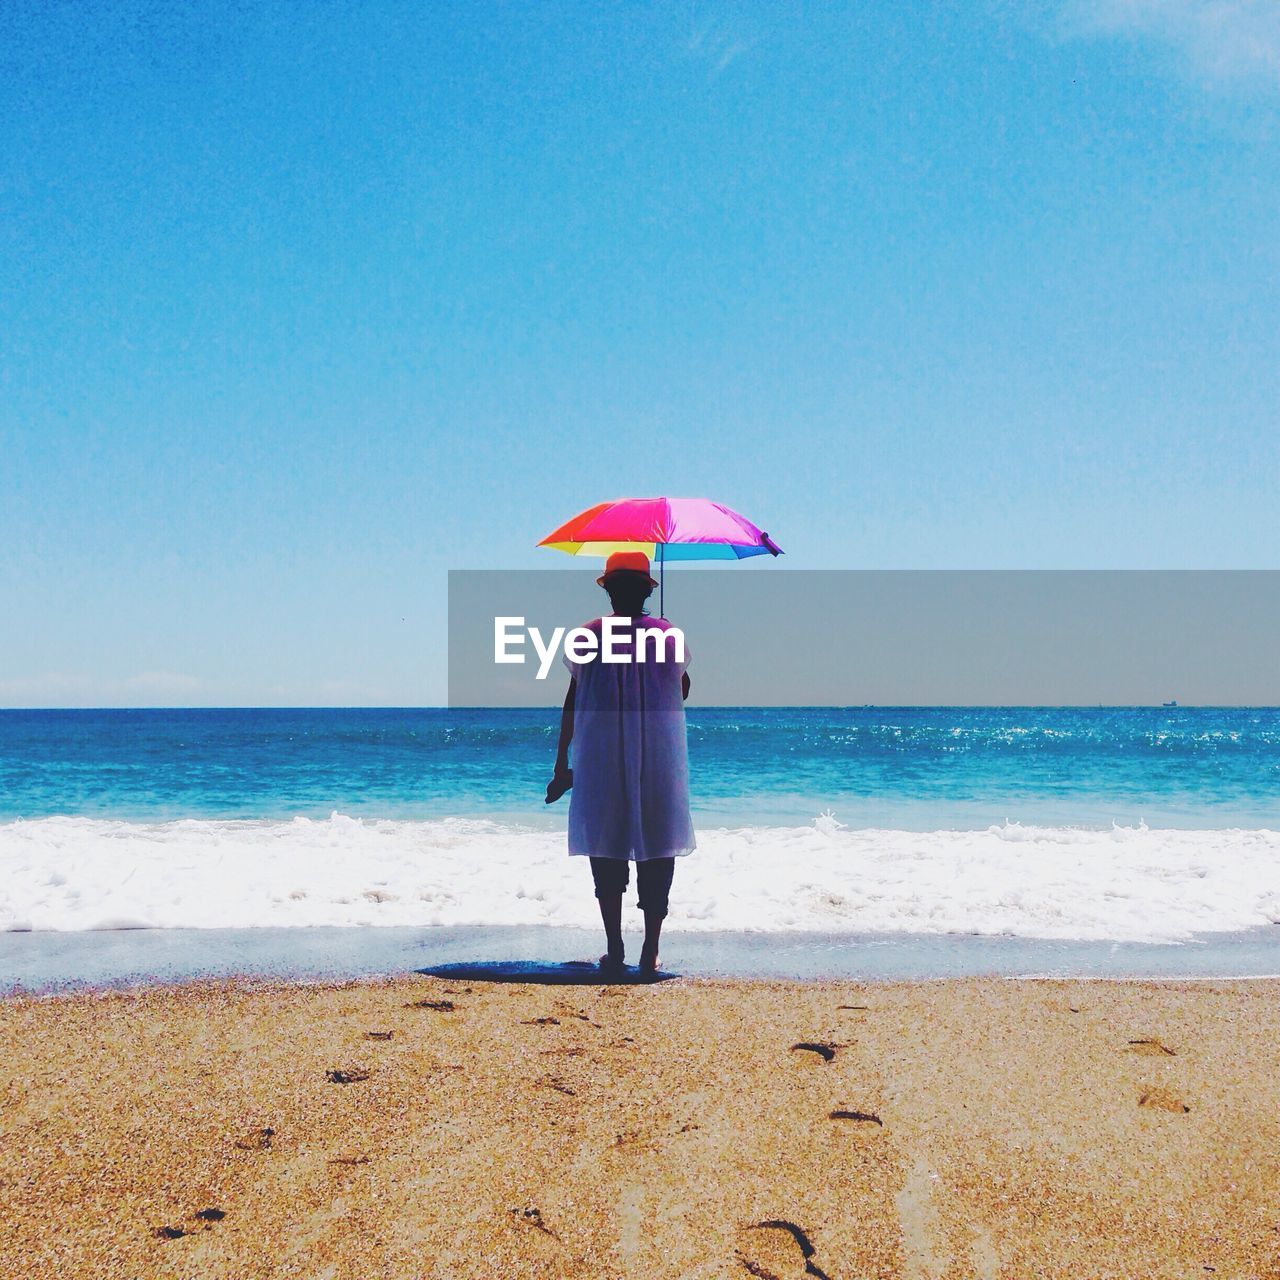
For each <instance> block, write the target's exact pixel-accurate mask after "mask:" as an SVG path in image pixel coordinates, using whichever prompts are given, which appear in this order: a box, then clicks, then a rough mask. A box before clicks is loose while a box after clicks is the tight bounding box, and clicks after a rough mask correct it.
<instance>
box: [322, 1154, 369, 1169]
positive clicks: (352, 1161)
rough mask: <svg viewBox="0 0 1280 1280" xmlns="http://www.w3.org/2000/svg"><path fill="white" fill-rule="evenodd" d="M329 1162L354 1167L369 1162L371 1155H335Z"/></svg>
mask: <svg viewBox="0 0 1280 1280" xmlns="http://www.w3.org/2000/svg"><path fill="white" fill-rule="evenodd" d="M329 1163H330V1164H337V1165H345V1166H347V1167H354V1166H356V1165H360V1164H368V1163H369V1157H368V1156H334V1157H332V1159H330V1161H329Z"/></svg>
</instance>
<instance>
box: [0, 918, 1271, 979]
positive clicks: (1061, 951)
mask: <svg viewBox="0 0 1280 1280" xmlns="http://www.w3.org/2000/svg"><path fill="white" fill-rule="evenodd" d="M626 938H627V945H628V954H629V957H630V958H631V959H632V960H633V961H634V959H635V957H636V956H637V955H638V949H639V937H638V935H637V934H636V933H635V932H634V931H632V930H629V931H628V932H627V933H626ZM600 947H601V935H600V933H599V931H597V930H585V929H571V928H565V927H558V926H475V927H468V926H441V927H436V928H400V927H393V926H381V927H350V928H342V927H291V928H282V927H263V928H252V929H153V930H121V931H83V932H32V933H2V934H0V996H2V995H4V994H6V993H11V994H17V993H39V992H42V991H59V990H78V989H90V990H91V989H114V988H119V987H129V986H146V985H174V984H182V983H185V982H190V981H193V980H222V979H232V978H248V979H263V980H280V981H285V982H291V981H293V982H299V981H306V982H341V981H346V980H349V979H357V978H394V977H397V976H403V975H405V974H411V973H414V972H417V971H420V970H424V969H427V968H430V967H433V966H439V965H444V964H458V963H477V962H509V963H530V962H541V963H544V964H550V965H554V964H562V963H565V962H571V961H581V960H592V959H594V958H595V957H596V956H597V955H598V954H599V952H600ZM663 959H664V967H665V968H666V969H667V970H668V971H669V972H670V973H672V974H673V975H679V976H685V977H689V978H698V979H701V978H708V979H710V978H723V979H735V980H766V981H792V982H804V983H820V982H824V981H861V982H871V981H874V982H900V981H925V980H937V979H969V978H983V977H1001V978H1042V979H1063V980H1089V979H1107V980H1112V981H1202V980H1244V979H1249V980H1260V979H1263V980H1265V979H1267V978H1272V977H1280V926H1267V927H1263V928H1259V929H1253V930H1249V931H1247V932H1243V933H1234V934H1212V935H1200V936H1198V937H1196V938H1193V939H1191V940H1188V941H1185V942H1177V943H1134V942H1111V941H1079V940H1064V939H1033V938H1015V937H1003V936H983V935H960V936H957V935H954V934H848V933H830V934H822V933H810V932H805V933H766V932H760V933H732V932H722V933H712V932H706V931H698V932H688V933H682V932H680V931H679V930H678V929H668V930H667V931H666V932H665V933H664V937H663Z"/></svg>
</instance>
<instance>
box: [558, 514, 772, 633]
mask: <svg viewBox="0 0 1280 1280" xmlns="http://www.w3.org/2000/svg"><path fill="white" fill-rule="evenodd" d="M538 546H540V547H554V548H555V549H556V550H557V551H565V552H567V553H568V554H569V555H571V556H604V557H607V556H610V555H612V554H613V553H614V552H615V551H643V552H645V553H646V554H647V555H648V557H649V559H650V560H651V561H656V563H657V565H658V581H659V583H660V584H661V583H662V581H663V576H664V575H663V568H664V566H665V565H666V562H667V561H668V560H745V559H746V558H747V557H748V556H763V555H770V556H780V555H781V554H782V548H781V547H779V546H778V544H777V543H776V542H774V541H773V539H772V538H770V537H769V535H768V534H767V533H763V532H761V531H760V530H759V529H757V528H756V526H755V525H753V524H752V523H751V521H750V520H748V519H747V518H746V517H745V516H740V515H739V514H738V513H737V512H736V511H732V510H730V509H729V508H728V507H725V506H721V504H720V503H718V502H711V501H709V500H708V499H707V498H619V499H617V500H616V501H614V502H601V503H598V504H597V505H596V506H594V507H588V508H587V509H586V510H585V511H580V512H579V513H578V514H577V515H576V516H574V517H573V519H572V520H568V521H566V522H565V523H564V524H562V525H561V526H560V527H559V528H558V529H556V530H555V531H554V532H553V533H549V534H547V536H546V537H545V538H543V539H542V541H541V542H539V543H538ZM658 600H659V605H658V608H659V611H663V610H664V604H665V602H664V601H663V594H662V589H661V586H660V588H659V596H658Z"/></svg>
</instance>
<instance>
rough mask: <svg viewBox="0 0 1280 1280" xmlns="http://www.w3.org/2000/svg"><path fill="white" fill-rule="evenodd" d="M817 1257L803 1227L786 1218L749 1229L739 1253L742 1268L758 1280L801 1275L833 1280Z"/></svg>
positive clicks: (771, 1220)
mask: <svg viewBox="0 0 1280 1280" xmlns="http://www.w3.org/2000/svg"><path fill="white" fill-rule="evenodd" d="M816 1254H817V1250H816V1249H815V1248H814V1246H813V1241H812V1240H810V1239H809V1235H808V1233H807V1232H806V1231H805V1230H804V1228H803V1227H799V1226H797V1225H796V1224H795V1223H794V1222H790V1221H788V1220H787V1219H786V1218H769V1219H766V1220H765V1221H764V1222H757V1223H755V1224H753V1225H752V1226H750V1227H747V1228H746V1229H745V1230H744V1231H743V1233H742V1236H741V1243H740V1244H739V1247H738V1250H737V1258H738V1261H739V1262H740V1263H741V1264H742V1267H743V1269H744V1270H745V1271H747V1272H748V1273H749V1274H751V1275H753V1276H755V1277H757V1280H790V1277H792V1276H801V1275H805V1276H813V1277H814V1278H815V1280H830V1277H829V1276H828V1275H827V1273H826V1272H825V1271H823V1269H822V1268H821V1267H820V1266H819V1265H818V1264H817V1262H816V1261H815V1256H816Z"/></svg>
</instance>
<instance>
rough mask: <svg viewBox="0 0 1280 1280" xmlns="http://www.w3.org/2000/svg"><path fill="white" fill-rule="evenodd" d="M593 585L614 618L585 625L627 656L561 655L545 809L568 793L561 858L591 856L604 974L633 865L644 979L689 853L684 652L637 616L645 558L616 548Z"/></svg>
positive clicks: (645, 584) (662, 628) (658, 621)
mask: <svg viewBox="0 0 1280 1280" xmlns="http://www.w3.org/2000/svg"><path fill="white" fill-rule="evenodd" d="M596 582H597V583H598V584H599V585H600V586H602V587H603V588H604V589H605V591H607V592H608V594H609V603H610V605H611V606H612V610H613V612H612V613H611V614H610V619H611V621H610V622H609V623H607V624H606V622H605V620H604V619H601V618H597V619H595V621H593V622H589V623H588V624H587V628H586V629H587V630H588V631H591V632H593V633H594V634H595V635H596V636H597V637H599V638H600V641H601V647H603V644H604V642H605V641H606V639H607V634H608V633H609V632H610V631H612V632H613V633H614V645H613V647H614V651H615V653H621V654H626V655H629V659H628V660H626V661H612V662H611V661H605V660H603V657H602V653H601V648H600V647H598V648H597V651H596V652H595V653H594V654H593V655H589V656H587V657H585V658H578V657H575V656H573V655H572V654H571V653H570V652H569V650H568V647H566V653H565V658H564V662H565V665H566V666H567V667H568V668H569V675H570V680H569V692H568V693H567V694H566V695H565V700H564V710H563V711H562V713H561V716H560V742H559V746H558V748H557V750H556V764H555V772H554V774H553V776H552V778H551V782H550V783H549V784H548V786H547V803H548V804H551V803H552V802H553V801H556V800H558V799H559V798H560V797H561V796H562V795H564V793H565V792H566V791H568V790H569V789H570V788H572V790H573V794H572V796H571V797H570V800H569V853H570V854H571V855H585V856H587V857H589V858H590V859H591V875H592V878H593V879H594V881H595V892H596V898H597V900H598V901H599V903H600V919H601V920H602V921H603V923H604V931H605V939H606V942H607V947H608V949H607V950H606V952H605V954H604V955H602V956H601V957H600V967H601V968H602V969H604V970H606V971H612V972H620V971H621V969H622V967H623V963H624V950H623V944H622V895H623V891H624V890H625V889H626V887H627V881H628V874H629V868H628V863H629V862H634V863H635V864H636V881H637V886H638V890H639V905H640V909H641V910H642V911H643V912H644V946H643V947H642V948H641V951H640V970H641V972H642V973H644V974H646V975H647V976H650V977H652V976H653V975H654V974H655V973H656V972H657V969H658V940H659V937H660V935H661V933H662V922H663V920H664V919H665V918H666V915H667V905H668V898H669V895H670V891H671V877H672V871H673V869H674V867H675V859H676V858H677V857H680V856H681V855H682V854H686V853H690V852H692V851H693V848H694V843H695V841H694V837H693V821H692V819H691V818H690V816H689V755H688V748H687V745H686V739H685V723H684V700H685V699H686V698H687V697H688V696H689V675H688V672H687V671H686V669H685V668H686V667H687V665H688V653H687V652H686V651H685V649H684V644H683V635H682V634H681V633H680V632H679V631H678V630H676V628H674V627H672V626H671V624H670V623H669V622H667V620H666V619H665V618H651V617H649V616H648V615H647V614H646V613H645V612H644V608H645V602H646V601H647V600H648V599H649V596H650V595H651V594H652V593H653V589H654V587H656V586H657V585H658V584H657V583H656V582H655V581H654V580H653V578H652V577H651V576H650V573H649V557H648V556H646V555H645V554H644V553H643V552H640V551H619V552H615V553H614V554H613V555H611V556H610V557H609V559H608V561H607V562H606V564H605V570H604V573H603V574H602V575H601V576H600V577H599V578H597V579H596ZM645 631H648V632H649V633H650V635H649V638H648V639H646V638H645V637H644V632H645ZM654 633H656V634H654ZM571 742H572V743H573V762H574V767H573V768H572V769H570V767H569V744H570V743H571Z"/></svg>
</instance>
